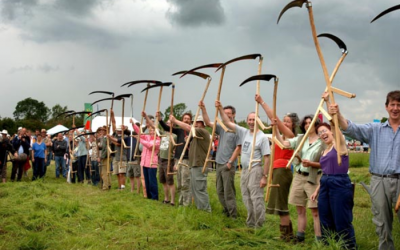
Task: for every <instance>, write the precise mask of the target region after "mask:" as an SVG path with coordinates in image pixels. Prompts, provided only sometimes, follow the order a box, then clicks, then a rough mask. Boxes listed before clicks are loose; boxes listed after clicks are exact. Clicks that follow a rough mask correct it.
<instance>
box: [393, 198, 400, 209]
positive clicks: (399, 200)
mask: <svg viewBox="0 0 400 250" xmlns="http://www.w3.org/2000/svg"><path fill="white" fill-rule="evenodd" d="M399 208H400V195H399V197H398V198H397V202H396V206H395V207H394V211H396V213H397V211H399Z"/></svg>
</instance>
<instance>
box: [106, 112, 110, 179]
mask: <svg viewBox="0 0 400 250" xmlns="http://www.w3.org/2000/svg"><path fill="white" fill-rule="evenodd" d="M109 129H110V128H109V126H108V110H107V109H106V141H107V174H108V175H110V174H111V168H110V157H111V156H110V154H111V149H110V140H109V139H108V137H107V135H109V134H110V130H109Z"/></svg>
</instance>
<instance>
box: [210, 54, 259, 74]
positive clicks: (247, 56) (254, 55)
mask: <svg viewBox="0 0 400 250" xmlns="http://www.w3.org/2000/svg"><path fill="white" fill-rule="evenodd" d="M257 57H260V58H261V57H262V55H261V54H250V55H245V56H240V57H236V58H234V59H232V60H229V61H227V62H225V63H223V64H221V66H219V67H218V68H217V70H215V72H217V71H218V70H220V69H222V68H223V67H225V66H226V65H228V64H230V63H233V62H236V61H240V60H249V59H256V58H257Z"/></svg>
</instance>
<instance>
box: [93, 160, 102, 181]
mask: <svg viewBox="0 0 400 250" xmlns="http://www.w3.org/2000/svg"><path fill="white" fill-rule="evenodd" d="M91 174H92V183H93V185H94V186H96V185H97V183H99V181H100V171H99V163H98V162H97V161H92V173H91Z"/></svg>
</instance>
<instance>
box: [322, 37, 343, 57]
mask: <svg viewBox="0 0 400 250" xmlns="http://www.w3.org/2000/svg"><path fill="white" fill-rule="evenodd" d="M318 37H326V38H329V39H331V40H333V41H334V42H335V43H336V44H337V46H339V48H340V49H342V51H343V53H346V52H347V46H346V44H345V43H344V42H343V41H342V40H341V39H340V38H339V37H337V36H334V35H332V34H329V33H323V34H319V35H318Z"/></svg>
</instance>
